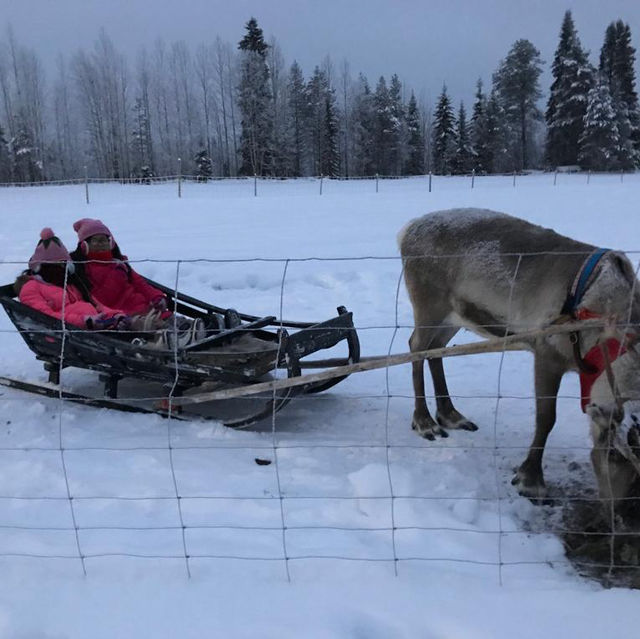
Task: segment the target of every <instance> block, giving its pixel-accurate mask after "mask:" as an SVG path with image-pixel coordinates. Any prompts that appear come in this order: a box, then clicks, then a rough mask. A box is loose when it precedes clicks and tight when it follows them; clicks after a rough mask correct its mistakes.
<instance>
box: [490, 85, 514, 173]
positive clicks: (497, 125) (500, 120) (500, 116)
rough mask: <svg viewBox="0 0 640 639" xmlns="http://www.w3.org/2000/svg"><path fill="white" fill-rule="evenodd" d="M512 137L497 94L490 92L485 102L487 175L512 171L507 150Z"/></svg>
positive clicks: (510, 159)
mask: <svg viewBox="0 0 640 639" xmlns="http://www.w3.org/2000/svg"><path fill="white" fill-rule="evenodd" d="M513 135H514V133H513V130H512V129H511V127H510V124H509V122H508V120H507V118H506V117H505V113H504V109H503V108H502V103H501V101H500V98H499V97H498V94H497V92H496V91H495V90H492V91H491V93H490V95H489V98H488V100H487V138H486V139H487V147H486V167H487V173H501V172H504V171H511V170H513V159H512V156H511V154H510V149H509V140H510V139H512V138H513Z"/></svg>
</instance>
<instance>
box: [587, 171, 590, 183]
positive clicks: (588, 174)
mask: <svg viewBox="0 0 640 639" xmlns="http://www.w3.org/2000/svg"><path fill="white" fill-rule="evenodd" d="M589 180H591V169H589V170H588V171H587V184H589Z"/></svg>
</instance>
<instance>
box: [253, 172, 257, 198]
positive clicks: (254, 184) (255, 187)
mask: <svg viewBox="0 0 640 639" xmlns="http://www.w3.org/2000/svg"><path fill="white" fill-rule="evenodd" d="M253 197H258V174H257V173H254V174H253Z"/></svg>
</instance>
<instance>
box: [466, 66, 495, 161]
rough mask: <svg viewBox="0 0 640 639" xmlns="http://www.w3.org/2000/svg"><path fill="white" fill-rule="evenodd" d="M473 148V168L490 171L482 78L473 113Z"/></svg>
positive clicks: (479, 82)
mask: <svg viewBox="0 0 640 639" xmlns="http://www.w3.org/2000/svg"><path fill="white" fill-rule="evenodd" d="M471 149H472V154H473V156H472V163H473V166H472V168H473V170H474V171H475V172H476V173H488V172H489V170H490V169H489V167H490V165H491V161H490V159H489V156H488V153H489V134H488V123H487V96H486V95H485V94H484V92H483V90H482V80H481V79H480V78H478V82H477V83H476V95H475V100H474V103H473V113H472V115H471Z"/></svg>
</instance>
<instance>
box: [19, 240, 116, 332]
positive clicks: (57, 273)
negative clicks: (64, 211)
mask: <svg viewBox="0 0 640 639" xmlns="http://www.w3.org/2000/svg"><path fill="white" fill-rule="evenodd" d="M14 288H15V290H16V293H17V294H18V296H19V299H20V301H21V302H22V303H23V304H25V305H27V306H30V307H31V308H34V309H36V310H38V311H41V312H42V313H45V314H46V315H49V316H51V317H55V318H56V319H59V320H64V322H65V323H67V324H71V325H73V326H77V327H81V328H93V329H108V328H114V329H124V328H128V324H129V318H128V317H126V315H125V314H124V313H123V312H122V311H121V310H119V309H118V310H116V309H113V308H110V307H108V306H105V305H103V304H100V302H97V301H96V300H94V299H93V298H92V297H91V296H90V295H89V293H88V292H87V291H86V289H85V288H84V287H83V285H82V282H81V281H80V280H79V279H78V278H77V277H76V276H75V275H74V273H73V264H72V263H71V256H70V255H69V252H68V251H67V249H66V247H65V246H64V244H63V243H62V242H61V241H60V240H59V239H58V238H57V237H56V235H55V234H54V232H53V231H52V230H51V229H50V228H44V229H42V231H41V232H40V241H39V242H38V245H37V246H36V250H35V252H34V253H33V255H32V256H31V259H30V260H29V270H28V271H25V272H24V273H23V274H22V275H21V276H19V277H18V279H17V280H16V283H15V285H14Z"/></svg>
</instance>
